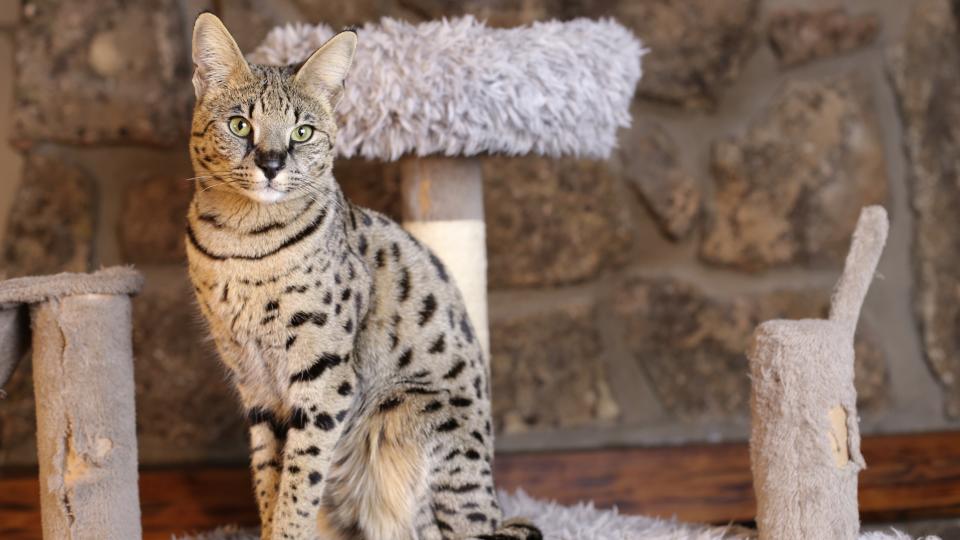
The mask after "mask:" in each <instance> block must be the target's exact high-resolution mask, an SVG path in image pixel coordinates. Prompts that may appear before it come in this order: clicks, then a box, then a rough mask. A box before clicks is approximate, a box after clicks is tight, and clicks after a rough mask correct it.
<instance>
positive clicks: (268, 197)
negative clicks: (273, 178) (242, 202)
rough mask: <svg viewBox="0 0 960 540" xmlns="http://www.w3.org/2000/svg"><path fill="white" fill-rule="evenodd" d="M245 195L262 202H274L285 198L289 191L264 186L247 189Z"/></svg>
mask: <svg viewBox="0 0 960 540" xmlns="http://www.w3.org/2000/svg"><path fill="white" fill-rule="evenodd" d="M245 195H246V196H247V197H249V198H250V199H252V200H254V201H256V202H258V203H260V204H273V203H277V202H280V201H282V200H283V199H285V198H286V197H287V195H288V193H287V192H285V191H277V190H275V189H273V188H271V187H263V188H260V189H251V190H247V191H246V192H245Z"/></svg>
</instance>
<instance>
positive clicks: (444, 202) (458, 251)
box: [400, 157, 490, 358]
mask: <svg viewBox="0 0 960 540" xmlns="http://www.w3.org/2000/svg"><path fill="white" fill-rule="evenodd" d="M400 174H401V178H402V187H401V192H402V197H403V226H404V227H405V228H406V229H407V230H408V231H410V234H412V235H413V236H414V237H416V238H417V239H418V240H420V241H421V242H423V243H424V244H426V245H427V246H428V247H429V248H430V249H432V250H433V252H434V253H436V254H437V256H438V257H440V260H441V261H443V263H444V264H445V265H446V266H447V268H448V269H449V270H450V274H451V275H452V276H453V279H454V280H455V281H456V283H457V286H458V287H459V288H460V293H461V294H462V295H463V300H464V302H465V303H466V306H467V313H468V314H469V315H470V320H471V322H472V323H473V326H474V328H475V330H476V333H477V337H478V338H479V340H480V344H481V345H482V346H483V350H484V353H485V354H484V356H486V357H487V358H489V356H490V331H489V328H488V325H487V249H486V248H487V246H486V227H485V224H484V221H483V175H482V173H481V169H480V161H479V160H478V159H476V158H446V157H427V158H417V157H407V158H404V159H403V160H402V161H401V163H400Z"/></svg>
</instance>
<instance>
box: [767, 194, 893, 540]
mask: <svg viewBox="0 0 960 540" xmlns="http://www.w3.org/2000/svg"><path fill="white" fill-rule="evenodd" d="M887 228H888V223H887V213H886V211H885V210H884V209H883V208H882V207H880V206H871V207H868V208H865V209H864V210H863V212H862V213H861V214H860V219H859V221H858V223H857V229H856V232H854V235H853V243H852V245H851V247H850V252H849V254H848V255H847V261H846V265H845V267H844V270H843V275H842V276H841V277H840V281H839V282H838V283H837V286H836V288H835V289H834V293H833V298H832V302H831V306H830V317H829V318H828V319H826V320H819V319H818V320H809V319H808V320H801V321H783V320H776V321H767V322H765V323H763V324H761V325H760V326H759V327H757V329H756V332H755V333H754V336H753V344H752V346H751V348H750V351H749V353H748V356H749V359H750V379H751V381H752V388H753V391H752V394H751V411H752V433H751V437H750V462H751V465H752V468H753V485H754V492H755V493H756V496H757V528H758V531H759V533H760V538H761V540H767V539H769V540H804V539H809V538H832V539H836V540H852V539H855V538H857V536H858V535H859V534H860V516H859V512H858V509H857V474H858V473H859V472H860V470H861V469H863V468H864V467H865V463H864V460H863V456H862V455H861V454H860V428H859V420H858V418H857V391H856V389H855V388H854V386H853V374H854V372H853V361H854V351H853V334H854V331H855V330H856V328H857V319H859V317H860V307H861V306H862V305H863V299H864V297H866V295H867V289H868V288H869V287H870V282H871V281H872V279H873V273H874V270H875V269H876V267H877V262H878V261H879V260H880V254H881V253H882V252H883V245H884V243H885V242H886V239H887Z"/></svg>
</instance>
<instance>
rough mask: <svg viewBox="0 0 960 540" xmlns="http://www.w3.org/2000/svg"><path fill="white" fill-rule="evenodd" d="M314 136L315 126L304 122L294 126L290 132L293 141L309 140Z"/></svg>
mask: <svg viewBox="0 0 960 540" xmlns="http://www.w3.org/2000/svg"><path fill="white" fill-rule="evenodd" d="M310 137H313V126H310V125H307V124H303V125H301V126H297V127H295V128H293V132H291V133H290V140H291V141H293V142H307V141H309V140H310Z"/></svg>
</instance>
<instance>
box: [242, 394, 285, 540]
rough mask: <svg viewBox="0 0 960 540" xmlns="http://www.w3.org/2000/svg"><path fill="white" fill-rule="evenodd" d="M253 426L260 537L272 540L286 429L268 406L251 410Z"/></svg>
mask: <svg viewBox="0 0 960 540" xmlns="http://www.w3.org/2000/svg"><path fill="white" fill-rule="evenodd" d="M247 417H248V420H249V423H250V469H251V472H252V474H253V484H254V485H253V489H254V493H255V494H256V499H257V509H258V510H259V513H260V534H261V538H270V537H271V536H272V531H273V528H274V523H273V518H274V513H275V507H276V502H277V492H278V490H279V488H280V469H281V467H282V459H283V458H282V455H283V445H284V440H285V435H286V433H285V431H286V427H285V426H284V425H283V424H282V423H281V422H280V421H279V420H278V419H277V416H276V414H275V413H273V412H272V411H270V409H269V408H267V407H265V406H257V405H254V406H252V407H250V408H248V413H247Z"/></svg>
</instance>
